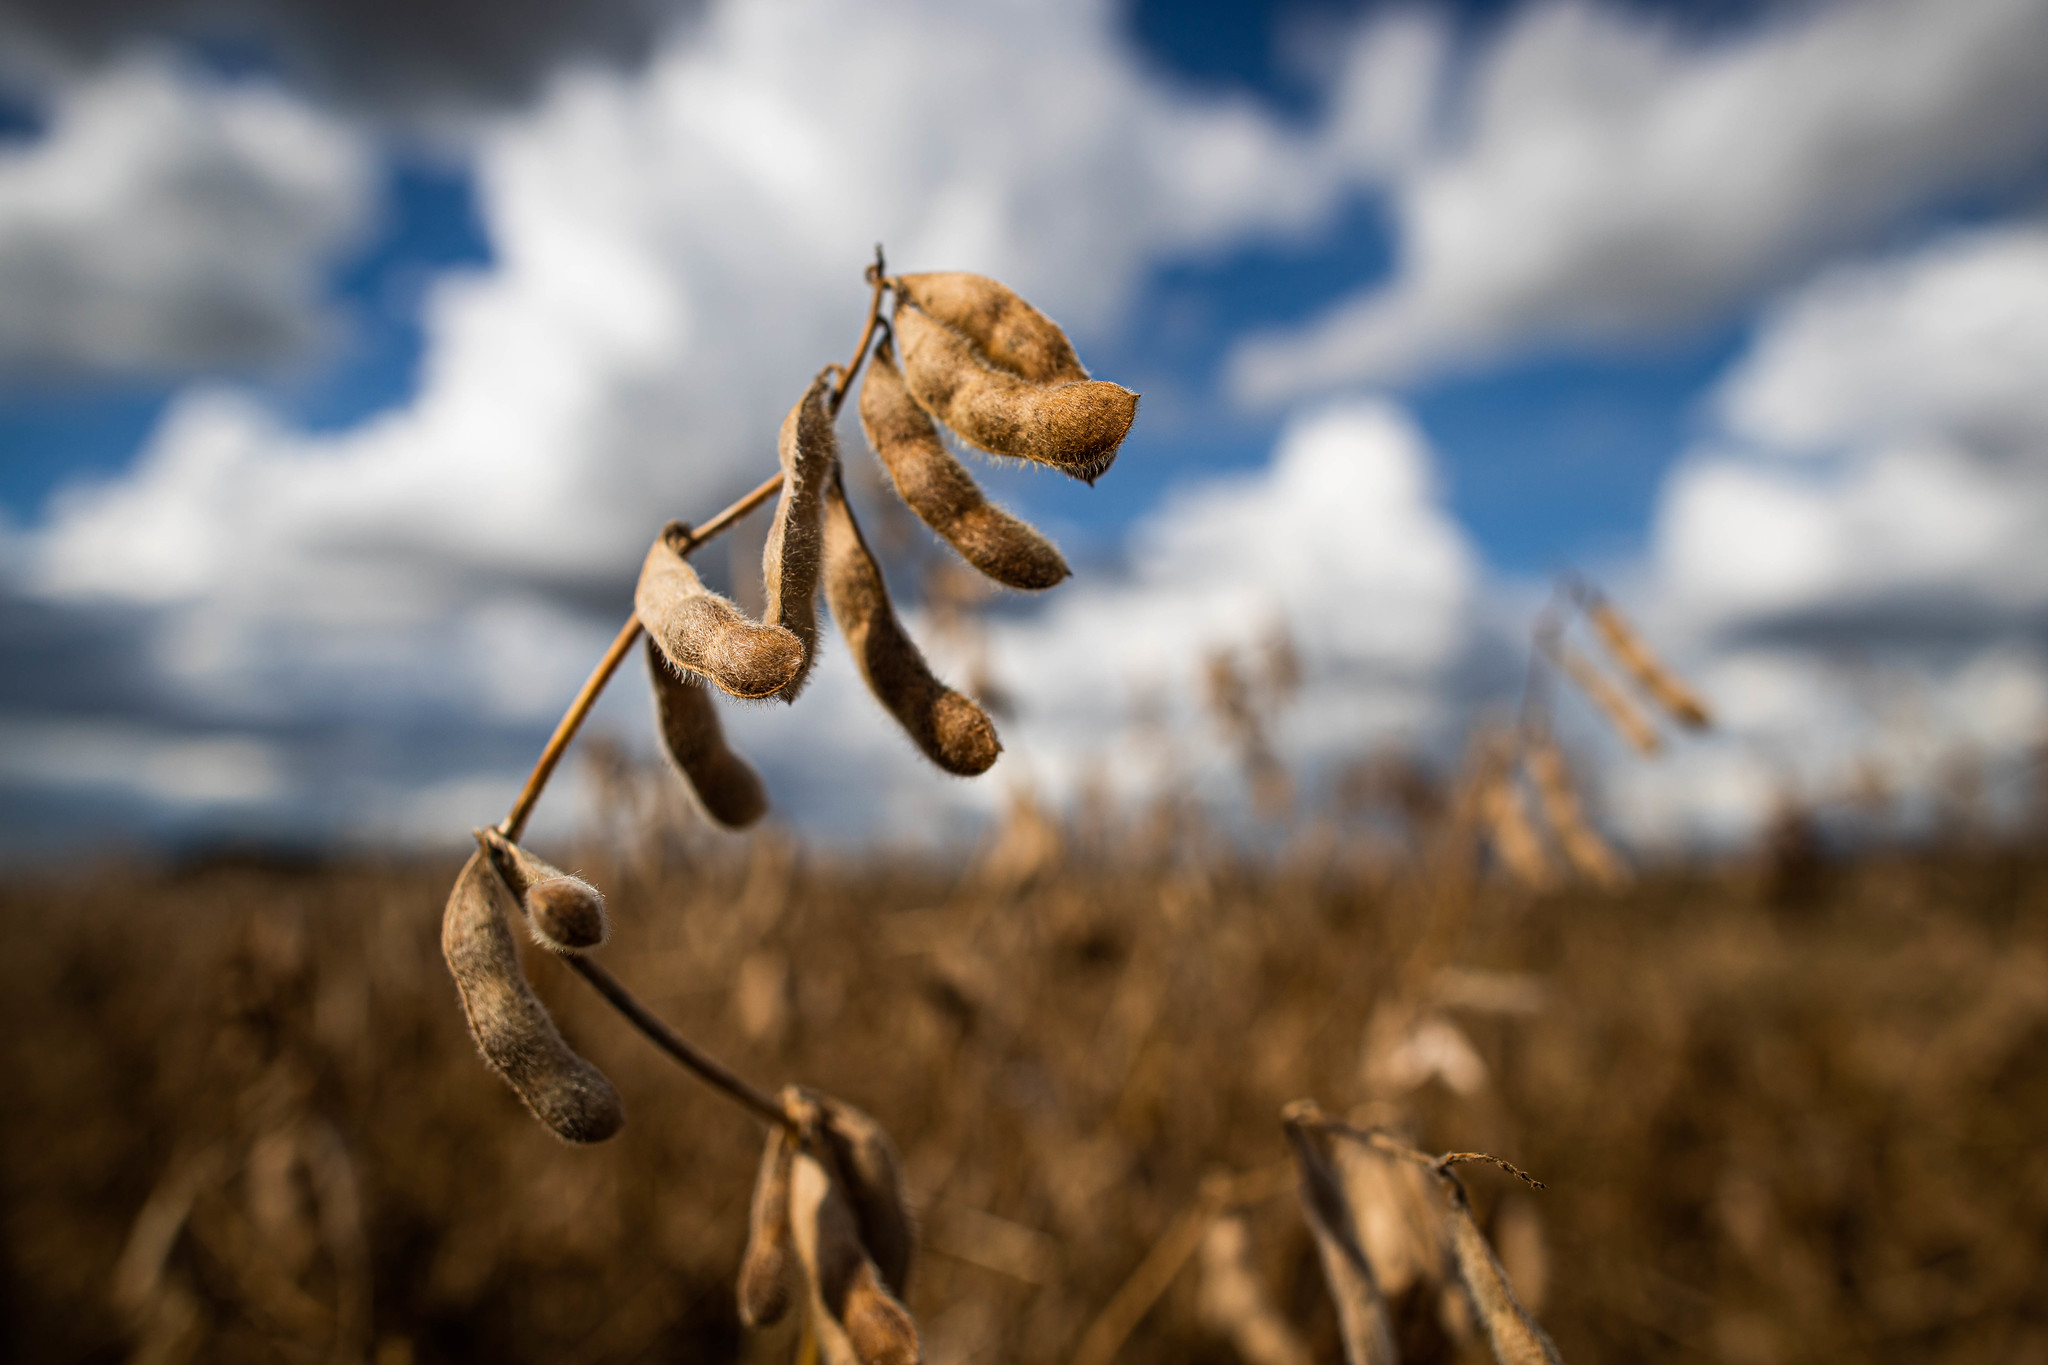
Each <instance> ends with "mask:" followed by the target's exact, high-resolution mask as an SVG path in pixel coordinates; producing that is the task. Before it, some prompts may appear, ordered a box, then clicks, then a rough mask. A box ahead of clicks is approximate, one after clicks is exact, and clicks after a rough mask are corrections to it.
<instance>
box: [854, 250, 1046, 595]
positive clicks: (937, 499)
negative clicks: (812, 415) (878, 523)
mask: <svg viewBox="0 0 2048 1365" xmlns="http://www.w3.org/2000/svg"><path fill="white" fill-rule="evenodd" d="M975 278H979V277H978V276H977V277H975ZM860 425H861V429H862V430H863V431H865V432H866V433H867V437H868V444H869V445H870V446H872V447H874V451H875V454H876V455H877V456H879V457H880V458H881V461H882V465H883V467H884V468H886V469H887V470H888V471H889V480H890V482H892V483H893V484H895V485H896V494H897V496H898V497H900V498H902V499H903V502H904V505H905V506H907V507H909V508H910V510H911V511H913V512H915V513H917V515H918V517H919V518H920V519H921V520H922V521H923V522H924V524H925V525H927V526H929V527H931V528H932V530H933V531H934V532H936V533H937V534H938V536H939V538H940V539H942V540H944V541H945V542H946V543H947V544H948V545H951V546H952V547H953V548H954V549H955V550H957V551H959V552H960V557H961V558H962V559H964V560H966V561H967V562H968V563H969V564H972V565H973V566H974V567H975V568H977V569H979V570H981V571H982V572H983V573H984V574H987V575H988V576H989V577H990V578H993V579H994V580H995V581H996V582H998V583H1001V584H1003V585H1004V586H1005V587H1011V588H1024V589H1027V590H1036V589H1040V588H1050V587H1051V586H1053V585H1054V584H1055V583H1058V582H1059V581H1060V580H1061V579H1063V578H1065V577H1066V576H1067V573H1068V570H1067V561H1066V560H1064V559H1062V558H1061V557H1060V552H1059V550H1058V549H1056V548H1055V547H1054V546H1053V544H1052V542H1051V541H1049V540H1047V539H1046V538H1045V537H1044V536H1042V535H1040V534H1039V533H1038V532H1037V531H1036V530H1034V529H1033V528H1032V527H1031V526H1030V525H1028V524H1027V523H1025V522H1022V521H1019V520H1018V519H1017V518H1016V517H1013V516H1011V515H1010V514H1009V513H1008V512H1006V511H1004V510H1003V509H1002V508H1000V507H998V506H996V505H995V504H994V503H992V502H990V501H989V500H988V498H987V497H986V496H985V495H984V494H983V493H982V491H981V487H980V485H979V484H977V483H975V481H974V476H973V475H971V474H969V473H968V472H967V470H966V469H965V468H963V467H962V466H961V464H960V462H959V461H958V460H956V459H954V458H953V454H952V452H951V451H949V450H947V449H946V446H945V443H944V442H942V441H941V440H939V431H938V428H937V427H935V426H933V425H932V419H931V415H930V414H929V413H927V412H926V411H925V410H924V409H923V408H921V407H919V406H918V405H917V400H916V399H914V398H912V397H911V396H910V390H909V389H908V388H906V387H904V384H903V372H902V371H901V370H898V369H897V368H896V358H895V354H894V352H893V351H892V349H891V347H890V345H889V343H888V342H886V341H884V342H883V343H882V344H881V346H879V347H878V348H877V349H876V351H875V354H874V356H873V358H872V359H870V360H869V361H868V371H867V377H866V378H865V379H863V380H862V381H861V386H860Z"/></svg>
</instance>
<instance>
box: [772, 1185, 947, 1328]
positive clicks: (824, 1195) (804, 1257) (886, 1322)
mask: <svg viewBox="0 0 2048 1365" xmlns="http://www.w3.org/2000/svg"><path fill="white" fill-rule="evenodd" d="M830 1160H831V1158H830V1157H829V1156H828V1155H826V1154H825V1153H822V1152H818V1151H815V1150H811V1149H808V1148H804V1149H799V1150H798V1151H797V1153H796V1154H795V1156H794V1157H793V1158H792V1160H791V1169H790V1182H789V1193H790V1207H789V1214H790V1219H789V1221H790V1239H791V1241H792V1242H794V1243H795V1246H796V1252H797V1258H798V1261H799V1262H800V1263H801V1264H802V1266H803V1270H804V1280H805V1282H806V1284H807V1286H808V1287H809V1289H810V1295H811V1321H812V1325H813V1327H814V1328H815V1329H816V1331H817V1336H818V1346H819V1350H820V1354H821V1355H822V1356H823V1358H824V1360H825V1361H826V1365H916V1362H917V1361H919V1360H920V1359H922V1357H923V1352H922V1348H921V1347H920V1345H919V1342H918V1339H917V1324H916V1322H914V1321H913V1320H912V1319H911V1316H910V1311H909V1310H908V1309H906V1308H905V1307H904V1306H903V1304H902V1303H901V1302H900V1301H899V1300H898V1299H897V1298H896V1297H895V1296H894V1295H893V1294H891V1293H890V1292H889V1290H888V1288H887V1287H886V1286H885V1285H884V1284H883V1281H882V1276H881V1272H880V1270H879V1269H878V1268H877V1267H876V1265H875V1262H874V1260H873V1258H872V1257H870V1256H869V1255H868V1253H867V1250H866V1248H865V1247H863V1246H862V1244H861V1240H860V1225H859V1222H858V1219H857V1217H856V1215H855V1213H854V1209H853V1205H852V1203H851V1201H850V1200H849V1199H848V1198H847V1195H846V1191H845V1188H844V1187H843V1186H842V1185H841V1183H840V1182H839V1180H838V1179H837V1177H836V1175H835V1173H834V1172H833V1171H832V1169H831V1167H830V1165H829V1164H828V1163H829V1162H830Z"/></svg>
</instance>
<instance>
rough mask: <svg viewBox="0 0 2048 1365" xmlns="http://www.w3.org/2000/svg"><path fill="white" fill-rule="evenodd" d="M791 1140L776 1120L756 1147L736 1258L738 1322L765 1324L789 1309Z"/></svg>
mask: <svg viewBox="0 0 2048 1365" xmlns="http://www.w3.org/2000/svg"><path fill="white" fill-rule="evenodd" d="M795 1157H796V1140H795V1139H794V1138H793V1137H791V1136H790V1132H789V1130H788V1129H787V1128H784V1127H783V1126H782V1125H781V1124H776V1125H775V1126H774V1127H772V1128H771V1129H769V1131H768V1145H767V1146H766V1147H764V1148H762V1149H761V1170H760V1173H759V1174H758V1175H756V1176H755V1177H754V1200H753V1204H752V1207H751V1209H750V1210H749V1213H748V1218H747V1250H746V1253H745V1254H744V1255H743V1256H742V1257H741V1258H740V1277H739V1301H740V1321H741V1322H744V1323H745V1324H746V1325H747V1326H749V1327H768V1326H771V1325H773V1324H775V1323H778V1322H780V1321H782V1318H783V1315H784V1314H786V1313H787V1312H789V1276H790V1268H791V1266H792V1265H793V1263H794V1251H793V1249H792V1247H791V1244H790V1234H789V1178H790V1167H791V1163H792V1162H793V1161H794V1159H795Z"/></svg>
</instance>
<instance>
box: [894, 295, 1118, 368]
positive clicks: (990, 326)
mask: <svg viewBox="0 0 2048 1365" xmlns="http://www.w3.org/2000/svg"><path fill="white" fill-rule="evenodd" d="M896 288H897V291H898V292H899V293H900V294H901V295H902V297H904V298H906V299H909V300H910V301H911V302H912V303H914V304H916V305H917V306H918V307H919V308H922V309H923V310H924V311H925V312H927V313H929V314H931V315H932V316H933V317H935V318H937V319H938V320H939V321H940V322H943V323H945V324H946V325H947V326H949V327H951V328H953V329H954V330H956V331H958V332H959V333H960V334H961V335H962V336H964V337H966V338H967V339H968V340H969V341H971V342H973V343H974V344H975V345H976V346H978V347H980V348H981V351H982V354H984V355H986V356H987V357H988V358H989V359H990V360H992V361H994V362H995V363H996V364H998V365H1000V366H1002V367H1003V368H1004V369H1006V370H1013V371H1015V372H1016V373H1017V374H1018V375H1020V376H1022V377H1023V378H1025V379H1028V380H1030V381H1031V382H1032V383H1034V384H1077V383H1085V382H1086V381H1087V379H1088V371H1087V370H1086V369H1084V368H1082V365H1081V358H1080V357H1079V356H1077V355H1075V354H1074V345H1073V343H1072V342H1070V341H1068V340H1067V334H1066V333H1065V332H1062V331H1061V330H1060V329H1059V325H1058V324H1057V323H1055V322H1054V321H1053V320H1052V319H1051V318H1049V317H1047V316H1046V315H1045V314H1043V313H1041V312H1039V311H1038V310H1037V309H1036V308H1033V307H1032V306H1031V305H1030V304H1028V303H1026V302H1025V301H1024V300H1023V299H1022V298H1021V297H1020V296H1019V295H1018V294H1017V292H1016V291H1015V290H1013V289H1011V288H1010V287H1009V286H1008V285H1006V284H1002V283H999V282H997V281H995V280H992V279H990V278H989V277H988V276H986V275H970V274H968V273H967V272H966V271H964V270H938V271H932V272H929V273H927V274H922V275H902V276H898V277H897V280H896Z"/></svg>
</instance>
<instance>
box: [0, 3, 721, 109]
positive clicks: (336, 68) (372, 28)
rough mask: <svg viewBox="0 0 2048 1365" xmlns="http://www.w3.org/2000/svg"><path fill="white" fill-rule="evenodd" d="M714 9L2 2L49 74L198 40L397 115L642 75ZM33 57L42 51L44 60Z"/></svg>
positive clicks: (0, 38)
mask: <svg viewBox="0 0 2048 1365" xmlns="http://www.w3.org/2000/svg"><path fill="white" fill-rule="evenodd" d="M701 8H702V4H701V0H0V44H5V45H6V46H8V47H11V48H13V49H14V50H15V52H16V54H17V56H18V57H19V56H22V55H30V59H31V60H36V61H39V62H40V63H41V64H44V65H57V66H75V65H79V64H92V63H97V62H101V61H104V60H106V59H108V58H110V57H113V56H116V55H118V54H119V53H120V52H122V51H123V50H125V49H127V48H128V47H130V46H131V45H132V44H134V43H135V42H137V41H151V40H155V41H163V40H172V41H178V40H189V41H194V42H198V43H200V44H202V45H205V46H206V47H207V48H208V49H209V50H214V51H218V52H221V53H224V54H228V55H229V56H232V55H234V54H237V53H239V54H241V55H242V56H243V57H245V58H246V59H249V60H252V61H275V62H277V63H279V64H281V65H282V66H284V67H285V68H286V69H287V70H288V71H289V72H290V73H291V74H292V75H293V76H295V77H297V78H299V79H301V80H303V81H305V82H307V83H308V84H311V85H313V86H315V87H316V88H320V89H322V90H323V91H325V92H326V93H328V94H330V95H332V96H334V97H336V98H339V99H341V100H343V101H344V102H348V103H355V104H366V105H372V106H377V107H381V108H386V109H392V110H397V111H402V112H406V111H420V110H438V109H446V108H451V107H452V108H463V107H470V108H476V107H493V106H503V105H510V104H517V103H520V102H523V101H524V100H526V99H527V98H529V97H530V96H531V95H532V94H533V93H534V92H535V90H536V89H537V87H538V86H539V85H540V83H541V82H542V81H543V80H545V79H546V77H547V76H548V74H549V73H550V72H552V71H553V70H555V69H556V68H557V67H558V66H560V65H562V64H564V63H567V62H576V61H585V62H600V63H606V64H610V65H615V66H633V65H636V64H638V63H639V62H641V61H642V60H644V59H645V57H646V56H647V54H648V52H649V51H650V50H651V49H652V47H653V45H654V43H655V41H656V40H657V39H658V38H659V37H660V36H661V35H662V34H663V33H664V32H666V31H668V30H669V29H671V28H673V27H674V26H675V25H677V24H678V23H683V22H687V21H688V20H689V19H691V18H692V17H694V16H695V14H696V13H697V12H698V11H699V10H700V9H701ZM31 54H32V55H31Z"/></svg>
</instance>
